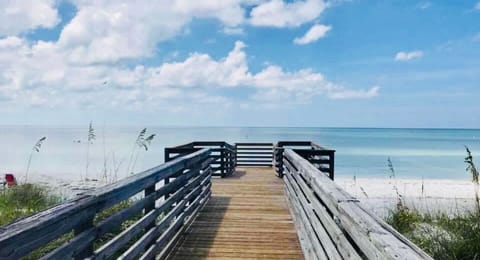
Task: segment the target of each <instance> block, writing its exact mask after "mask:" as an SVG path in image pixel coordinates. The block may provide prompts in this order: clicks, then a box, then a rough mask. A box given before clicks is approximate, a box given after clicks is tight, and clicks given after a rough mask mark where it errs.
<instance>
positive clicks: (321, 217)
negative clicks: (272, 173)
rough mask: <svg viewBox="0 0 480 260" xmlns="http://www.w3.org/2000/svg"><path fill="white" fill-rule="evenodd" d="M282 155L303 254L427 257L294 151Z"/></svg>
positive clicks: (324, 256) (333, 257) (318, 256)
mask: <svg viewBox="0 0 480 260" xmlns="http://www.w3.org/2000/svg"><path fill="white" fill-rule="evenodd" d="M277 158H278V157H277ZM282 161H283V163H282V165H281V167H282V168H283V170H282V174H283V175H284V176H283V179H284V181H285V190H286V196H287V201H288V202H289V206H290V209H291V212H292V215H293V218H294V222H295V226H296V229H297V233H298V235H299V238H300V243H301V246H302V249H303V252H304V255H305V258H306V259H365V258H366V259H432V258H431V257H430V256H428V255H427V254H426V253H425V252H423V251H422V250H421V249H419V248H418V247H417V246H416V245H414V244H413V243H412V242H410V241H409V240H407V239H406V238H405V237H404V236H402V235H401V234H399V233H398V232H397V231H395V230H394V229H393V228H392V227H391V226H389V225H388V224H387V223H385V222H384V221H383V220H381V219H380V218H378V217H376V216H375V215H374V214H373V213H371V212H370V211H368V210H366V209H364V208H363V207H362V206H361V205H360V202H359V201H358V200H357V199H356V198H354V197H352V196H350V195H349V194H348V193H347V192H345V191H344V190H343V189H342V188H340V187H339V186H338V185H336V184H335V183H334V182H333V181H332V180H331V179H330V178H329V177H327V175H326V174H325V173H324V172H321V171H320V170H319V169H318V168H317V167H315V166H314V165H313V164H311V163H310V162H309V161H307V160H306V159H305V158H302V156H300V154H299V153H298V152H296V151H294V150H292V149H288V148H287V149H283V151H282Z"/></svg>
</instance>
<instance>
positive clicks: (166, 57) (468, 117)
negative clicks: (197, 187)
mask: <svg viewBox="0 0 480 260" xmlns="http://www.w3.org/2000/svg"><path fill="white" fill-rule="evenodd" d="M479 98H480V2H478V1H361V0H352V1H322V0H304V1H282V0H224V1H219V0H206V1H187V0H177V1H173V0H160V1H147V0H142V1H137V2H135V3H133V1H127V0H125V1H108V0H99V1H93V0H72V1H61V0H59V1H56V0H37V1H14V0H6V1H2V2H1V3H0V115H1V118H2V120H1V121H0V124H55V125H61V124H66V125H78V124H87V123H88V122H89V121H90V120H93V121H97V122H103V121H105V122H106V123H107V124H112V125H139V124H141V125H185V126H188V125H202V126H205V125H206V126H208V125H215V126H348V127H427V128H428V127H444V128H450V127H451V128H480V116H479V115H480V105H479Z"/></svg>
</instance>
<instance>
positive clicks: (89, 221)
mask: <svg viewBox="0 0 480 260" xmlns="http://www.w3.org/2000/svg"><path fill="white" fill-rule="evenodd" d="M94 218H95V214H92V215H90V216H88V217H87V218H86V219H85V221H83V222H82V223H80V224H79V225H77V226H76V227H75V228H74V229H73V235H74V236H78V235H80V234H81V233H82V232H84V231H86V230H87V229H89V228H92V227H93V219H94ZM92 254H93V240H92V241H91V242H90V243H89V244H88V245H87V246H86V247H85V248H84V249H82V250H81V251H79V252H76V254H75V255H74V257H73V258H74V259H85V258H87V257H89V256H91V255H92Z"/></svg>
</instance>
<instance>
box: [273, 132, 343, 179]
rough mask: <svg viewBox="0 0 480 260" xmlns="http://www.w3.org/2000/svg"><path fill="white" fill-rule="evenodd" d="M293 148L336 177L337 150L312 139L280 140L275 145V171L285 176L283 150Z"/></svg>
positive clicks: (317, 166)
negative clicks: (325, 146) (311, 140)
mask: <svg viewBox="0 0 480 260" xmlns="http://www.w3.org/2000/svg"><path fill="white" fill-rule="evenodd" d="M287 148H290V149H293V150H294V151H295V152H296V153H297V154H299V155H300V156H301V157H303V158H304V159H306V160H307V161H309V162H310V163H311V164H312V165H313V166H315V168H317V169H318V170H320V171H321V172H323V173H325V174H327V175H328V177H330V179H332V180H333V179H334V177H335V167H334V166H335V150H330V149H327V148H324V147H322V146H320V145H318V144H316V143H314V142H310V141H280V142H278V143H277V144H276V145H275V147H274V162H275V171H276V172H277V175H278V176H279V177H283V150H284V149H287Z"/></svg>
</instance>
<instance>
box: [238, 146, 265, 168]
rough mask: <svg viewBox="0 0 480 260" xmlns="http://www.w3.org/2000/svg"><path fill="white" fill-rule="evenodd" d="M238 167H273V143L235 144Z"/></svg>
mask: <svg viewBox="0 0 480 260" xmlns="http://www.w3.org/2000/svg"><path fill="white" fill-rule="evenodd" d="M235 151H236V154H237V165H238V166H268V167H271V166H273V143H235Z"/></svg>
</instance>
